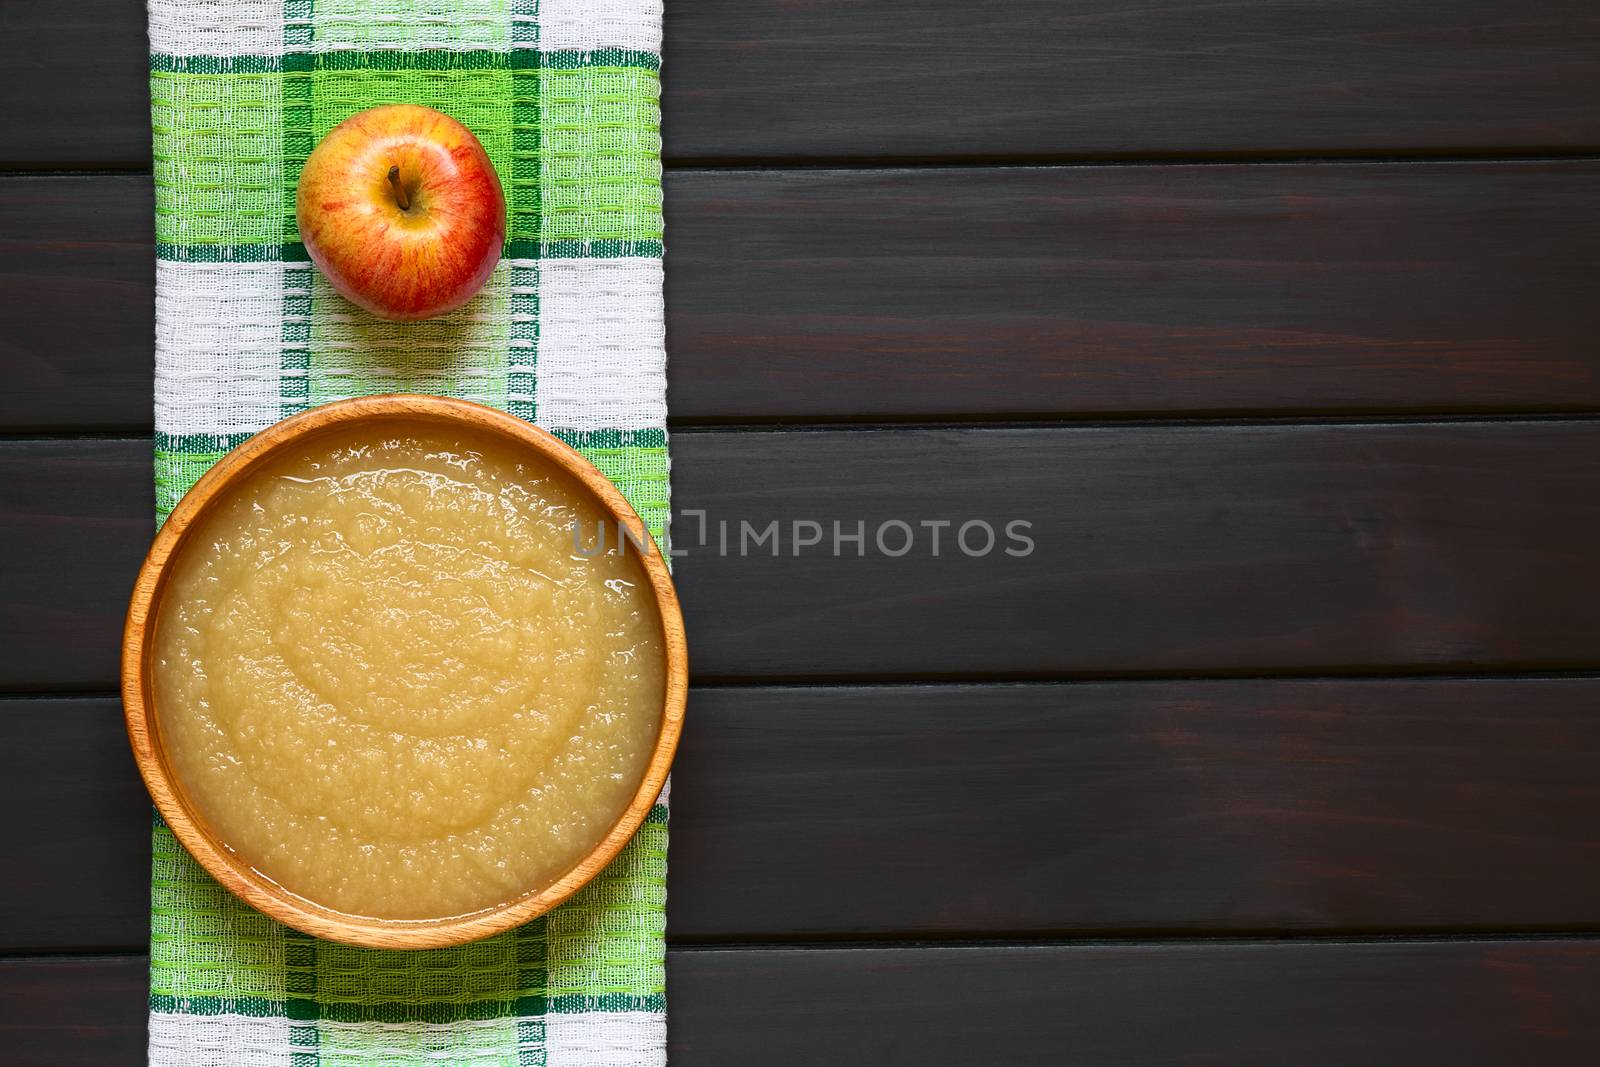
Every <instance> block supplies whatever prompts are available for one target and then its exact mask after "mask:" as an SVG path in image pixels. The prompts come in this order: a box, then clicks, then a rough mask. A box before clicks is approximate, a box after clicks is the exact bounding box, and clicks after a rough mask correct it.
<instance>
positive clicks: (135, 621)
mask: <svg viewBox="0 0 1600 1067" xmlns="http://www.w3.org/2000/svg"><path fill="white" fill-rule="evenodd" d="M378 421H382V422H392V421H398V422H407V423H411V424H413V425H414V424H417V423H435V424H439V423H443V424H446V425H449V426H453V427H459V428H462V429H468V430H474V431H477V432H488V433H491V434H494V435H497V436H499V437H501V438H503V439H505V440H506V441H508V442H511V443H513V444H515V445H517V446H519V447H521V448H523V449H525V450H527V451H529V452H534V453H537V454H538V456H539V457H541V458H542V459H543V460H545V461H546V462H548V463H551V464H554V465H555V466H557V467H560V468H561V469H563V470H565V471H566V472H567V473H569V474H571V475H572V476H573V477H574V478H576V479H577V480H578V482H580V483H581V484H582V485H583V486H584V487H585V488H586V489H587V490H588V491H589V493H590V494H591V495H592V496H593V497H594V499H595V500H597V501H599V502H600V503H601V504H602V505H603V506H604V507H605V509H606V510H607V511H609V512H610V513H611V514H612V515H613V516H614V517H615V518H616V519H618V520H619V521H621V522H623V523H626V524H627V525H628V527H630V528H631V529H632V530H633V532H634V535H635V537H636V538H640V539H642V538H644V537H645V536H646V534H645V527H644V523H643V522H642V521H641V520H640V519H639V516H638V515H637V514H636V513H635V512H634V510H633V508H632V507H631V506H630V505H629V504H628V502H627V500H626V499H625V498H624V497H623V495H622V494H621V493H620V492H618V491H617V488H616V486H614V485H612V484H611V482H610V481H609V480H607V478H606V476H605V475H603V474H601V473H600V472H599V471H598V470H596V469H595V468H594V467H593V466H591V465H590V464H589V462H588V460H586V459H584V458H583V457H582V456H581V455H579V454H578V453H577V452H575V451H573V450H572V449H571V448H568V447H567V446H566V445H565V444H562V443H561V442H560V441H558V440H557V439H556V438H554V437H552V436H550V435H549V434H547V433H545V432H544V431H543V430H540V429H536V428H535V427H533V426H530V425H529V424H528V423H526V422H523V421H522V420H521V419H518V418H515V417H514V416H511V415H507V414H505V413H504V412H500V411H496V410H494V409H493V408H487V407H483V406H482V405H479V404H471V403H468V402H466V401H464V400H450V399H447V398H443V397H432V396H412V395H393V396H375V397H367V398H363V399H358V400H344V401H340V402H338V403H333V404H328V405H326V406H324V407H319V408H313V409H312V410H310V411H307V412H304V413H303V414H300V415H296V416H294V417H292V418H289V419H285V420H284V421H282V422H280V423H278V424H277V425H275V426H272V427H270V428H268V429H266V430H263V431H261V432H260V433H258V434H256V435H255V436H254V437H252V438H250V439H249V440H248V441H246V442H244V443H243V444H241V445H240V446H239V447H238V448H235V449H234V450H233V451H232V452H229V453H228V454H227V455H226V456H224V457H223V458H222V459H221V460H220V461H218V462H217V464H216V465H215V466H213V467H212V468H211V469H210V470H209V471H207V472H206V473H205V475H204V476H202V477H201V479H200V480H199V482H198V483H196V484H195V486H194V488H193V489H191V490H190V491H189V493H188V495H187V496H185V497H184V498H183V500H181V501H180V502H179V503H178V506H177V508H176V509H175V510H174V511H173V512H172V516H171V517H170V518H168V519H167V522H166V525H164V526H162V528H161V531H160V532H159V533H158V534H157V535H156V539H155V542H154V543H153V544H152V545H151V546H150V552H149V554H148V555H147V556H146V557H145V560H144V565H143V566H142V567H141V568H140V570H139V578H138V581H137V583H136V584H135V585H134V589H133V598H132V601H131V602H130V603H129V605H128V620H127V626H126V628H125V629H124V631H123V637H122V703H123V712H124V715H125V716H126V718H127V723H128V739H129V741H130V742H131V743H132V745H133V755H134V759H135V760H137V761H138V764H139V773H140V774H142V775H143V776H144V781H145V785H146V786H148V787H149V789H150V796H151V797H152V798H153V799H154V801H155V805H156V808H157V809H158V810H159V811H160V812H161V816H162V818H164V819H166V821H167V825H168V826H169V827H171V829H172V832H173V834H174V835H175V836H176V837H177V838H178V840H179V841H180V842H182V843H183V846H184V847H185V848H187V849H188V850H189V852H190V854H192V855H193V856H194V858H195V859H196V860H198V861H199V862H200V865H201V866H202V867H204V868H205V869H206V870H207V871H208V872H209V873H210V874H211V876H212V877H214V878H215V879H216V880H217V881H218V882H221V883H222V884H223V885H224V886H226V887H227V888H228V889H229V890H231V891H232V892H233V893H234V894H236V895H237V896H238V897H240V898H241V899H243V900H244V901H245V903H247V904H249V905H250V906H252V907H254V908H256V909H258V910H260V911H263V912H265V913H266V914H268V915H270V916H272V917H273V918H274V919H277V920H279V921H281V922H284V923H287V924H288V925H290V926H292V927H294V928H295V929H297V930H302V931H304V932H305V933H308V934H312V935H315V936H317V937H322V938H327V939H328V940H330V941H341V942H344V943H345V944H350V945H361V946H364V947H367V948H438V947H441V946H445V945H456V944H461V943H463V942H467V941H474V940H477V939H478V938H482V937H488V936H490V935H491V934H497V933H500V932H501V931H503V930H508V929H510V928H511V927H513V926H517V925H519V924H521V923H525V922H527V921H528V920H529V919H532V918H534V917H535V916H538V915H542V914H544V913H545V912H547V911H549V910H550V909H551V908H553V907H555V906H556V905H557V904H560V903H561V902H562V901H563V900H566V899H567V898H568V897H570V896H571V895H572V894H573V893H575V892H577V891H578V889H580V888H581V887H582V886H583V885H584V884H585V883H586V882H588V881H589V880H590V879H591V878H593V877H594V876H595V875H596V874H598V873H599V872H600V870H601V869H602V868H604V867H605V865H606V864H608V863H610V862H611V860H612V859H613V858H614V857H615V856H616V855H617V853H618V852H619V851H621V849H622V846H623V845H625V844H626V843H627V842H628V840H629V838H631V837H632V836H633V834H634V831H636V830H637V829H638V828H639V826H640V825H641V824H642V823H643V822H644V819H645V816H646V815H647V814H648V813H649V811H650V807H651V805H652V804H654V803H655V801H656V798H657V796H658V795H659V794H660V792H661V787H662V785H663V784H664V783H665V782H666V780H667V769H668V767H669V766H670V764H671V763H672V756H673V753H674V752H675V751H676V750H677V747H678V736H679V734H680V733H681V732H682V730H683V708H684V699H685V696H686V693H687V690H688V677H689V664H688V652H687V650H686V648H685V645H684V637H683V616H682V614H681V612H680V610H679V607H678V597H677V593H676V592H675V591H674V590H673V587H672V579H671V577H670V576H669V575H668V573H667V568H666V564H665V563H664V562H663V560H662V558H661V554H660V553H659V552H655V551H651V552H648V553H642V554H641V555H642V562H643V565H644V571H645V574H646V575H647V576H648V580H649V583H650V587H651V590H652V591H653V592H654V594H655V601H656V606H657V607H658V609H659V611H660V616H661V630H662V638H663V650H664V652H665V663H666V686H665V697H664V700H663V706H662V709H661V732H660V735H659V736H658V737H657V739H656V746H655V750H654V752H653V753H652V754H651V757H650V762H649V764H648V765H647V767H646V769H645V774H644V779H643V781H641V782H640V783H639V788H638V790H637V791H636V792H635V793H634V795H633V800H632V802H631V803H629V805H628V807H627V810H626V811H624V812H623V813H622V816H621V817H620V818H619V819H617V821H616V824H615V825H613V826H612V828H611V830H610V832H609V833H607V834H606V836H605V837H604V839H602V840H601V842H600V843H599V844H598V845H596V846H595V848H594V850H593V851H592V852H590V853H589V854H588V855H587V856H585V857H584V858H583V859H582V860H581V861H579V862H578V863H577V864H576V865H575V866H574V867H573V868H572V869H571V870H569V871H567V873H566V874H564V875H562V876H561V877H560V878H558V879H557V880H556V881H555V882H554V883H552V884H550V885H548V886H545V887H543V888H542V889H539V890H537V891H534V892H530V893H528V894H527V895H525V896H523V897H520V898H518V899H516V900H513V901H511V902H509V903H507V904H503V905H500V906H499V907H495V908H491V909H488V910H486V911H479V912H474V913H472V914H469V915H464V916H452V917H449V918H440V919H377V918H370V917H366V916H359V915H350V914H346V913H344V912H339V911H334V910H333V909H330V908H325V907H322V906H321V905H318V904H316V903H315V902H313V901H310V900H306V899H304V898H303V897H299V896H297V895H295V894H293V893H291V892H289V891H288V890H286V889H284V888H283V887H282V886H280V885H278V884H277V883H276V882H274V881H272V880H271V879H269V878H267V877H266V876H265V875H263V874H262V873H261V872H259V871H257V870H255V869H254V868H253V867H251V866H250V865H249V864H247V863H245V862H244V861H242V860H241V859H240V858H239V857H238V856H237V855H236V854H235V853H234V852H233V851H231V850H230V849H229V848H227V847H226V846H225V845H223V844H222V842H220V841H219V840H217V838H216V837H215V836H213V834H212V833H211V831H210V830H209V828H208V827H207V826H206V824H205V822H204V821H203V820H202V819H201V818H200V816H199V815H198V813H197V810H196V808H195V807H194V805H193V804H191V802H190V800H189V798H188V796H187V795H186V793H185V792H184V788H183V783H182V781H180V780H179V779H178V777H177V776H176V775H175V774H174V773H173V771H172V768H171V766H170V765H169V763H168V760H167V757H166V753H165V751H164V749H163V746H162V740H161V729H160V716H159V715H158V714H157V713H156V707H155V698H154V693H153V690H152V676H153V672H152V671H151V656H152V649H153V646H154V643H155V642H154V637H155V626H154V620H155V619H157V618H159V612H160V609H161V603H162V596H163V595H164V594H165V591H166V588H167V584H168V583H167V578H168V574H169V572H170V570H171V564H172V562H173V561H174V559H175V558H176V557H177V555H178V553H180V552H181V551H183V548H184V544H185V539H186V538H187V536H188V534H189V531H190V530H192V529H193V528H194V527H195V524H196V523H197V522H199V521H200V520H201V519H202V518H204V517H205V516H206V515H207V514H208V513H209V512H210V510H211V508H212V507H213V506H214V505H215V504H216V503H218V502H219V501H220V500H222V499H223V498H224V497H225V496H226V495H227V494H228V491H229V490H230V489H232V488H233V487H234V486H236V485H237V484H239V483H240V482H241V481H242V480H244V479H246V478H249V477H250V476H251V474H252V473H254V472H255V471H257V470H259V469H260V468H261V466H262V464H263V463H265V462H266V461H267V460H268V459H269V458H272V457H275V456H277V455H278V454H279V453H281V452H282V451H283V450H284V449H286V448H289V447H291V446H293V445H296V444H300V443H303V442H304V441H305V440H306V439H308V438H311V437H313V436H315V435H317V434H320V433H323V432H326V431H328V430H331V429H333V428H335V427H342V426H347V425H349V424H352V423H365V422H378ZM641 543H648V542H644V541H642V540H641Z"/></svg>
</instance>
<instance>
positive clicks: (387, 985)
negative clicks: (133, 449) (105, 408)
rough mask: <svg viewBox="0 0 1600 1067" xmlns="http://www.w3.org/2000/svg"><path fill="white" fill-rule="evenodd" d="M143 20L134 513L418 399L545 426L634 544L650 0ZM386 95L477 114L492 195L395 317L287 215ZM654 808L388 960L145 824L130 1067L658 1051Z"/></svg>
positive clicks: (509, 1)
mask: <svg viewBox="0 0 1600 1067" xmlns="http://www.w3.org/2000/svg"><path fill="white" fill-rule="evenodd" d="M149 19H150V103H151V123H152V127H153V134H154V167H155V187H156V384H155V424H156V438H155V474H156V499H157V512H158V515H157V518H158V521H159V520H160V519H164V518H165V516H166V514H167V513H168V512H169V511H170V510H171V508H172V507H173V505H174V504H176V503H177V501H178V499H179V498H180V497H181V496H182V495H183V493H184V492H186V491H187V490H188V488H189V487H190V486H191V485H193V484H194V482H195V480H196V479H197V478H198V477H199V476H200V474H201V473H202V472H203V471H204V470H205V469H206V468H207V467H208V466H210V465H211V463H213V462H215V461H216V460H217V459H218V458H219V457H220V456H221V455H222V454H223V453H224V452H226V451H227V450H228V449H230V448H232V447H233V446H234V445H236V444H238V443H239V442H240V441H242V440H244V439H245V438H246V437H248V436H250V435H251V434H252V433H254V432H256V431H258V430H261V429H263V428H265V427H266V426H268V425H270V424H272V423H273V422H276V421H277V420H279V419H281V418H284V417H286V416H288V415H292V414H294V413H296V412H299V411H303V410H305V409H306V408H308V407H311V406H314V405H317V404H321V403H325V402H327V401H331V400H337V399H341V398H344V397H350V396H359V395H366V394H372V393H385V392H425V393H439V394H446V395H450V396H457V397H462V398H465V399H468V400H475V401H478V402H480V403H485V404H490V405H493V406H495V407H499V408H503V409H504V410H506V411H509V412H511V413H513V414H515V415H518V416H520V417H522V418H525V419H528V420H529V421H531V422H534V423H537V424H538V425H539V426H542V427H544V428H545V429H547V430H550V431H551V432H553V433H554V434H555V435H556V436H558V437H560V438H561V439H562V440H564V441H566V442H567V443H569V444H571V445H573V446H574V447H575V448H577V449H578V450H579V451H581V452H583V453H584V454H585V455H586V456H588V457H589V459H590V460H591V461H592V462H593V463H594V464H595V465H596V466H598V467H599V468H600V469H601V470H602V471H604V472H605V473H606V474H607V475H609V476H610V478H611V479H612V480H613V481H614V482H615V483H616V484H617V485H618V487H619V488H620V489H621V490H622V491H623V492H624V493H625V494H626V495H627V497H628V498H629V500H631V501H632V503H633V505H634V507H635V508H636V509H637V510H638V512H639V514H640V515H641V516H642V517H643V518H644V519H645V522H646V523H647V524H648V525H649V527H650V529H651V530H652V532H654V534H655V535H656V537H657V539H658V540H660V539H662V537H663V534H664V527H665V524H666V519H667V510H668V481H667V441H666V382H665V369H666V366H665V364H666V356H665V350H664V339H663V310H662V291H661V279H662V273H661V254H662V245H661V239H662V217H661V178H660V174H661V172H660V110H659V100H660V80H659V70H660V48H661V4H660V0H150V3H149ZM396 102H406V103H419V104H426V105H428V106H430V107H434V108H437V109H438V110H440V111H444V112H446V113H448V114H450V115H452V116H454V117H455V118H456V119H458V120H460V121H461V122H462V123H464V124H465V125H466V126H467V127H468V128H470V129H471V130H472V131H473V132H474V133H475V134H477V136H478V138H479V139H480V140H481V141H482V142H483V145H484V147H485V148H486V149H487V150H488V153H489V157H490V159H492V160H493V161H494V164H495V168H496V170H497V171H498V172H499V174H500V178H501V183H502V185H503V186H504V188H505V192H506V200H507V207H508V218H507V222H508V227H507V231H508V232H507V241H506V248H505V254H504V257H503V258H502V260H501V262H500V265H499V266H498V267H497V268H496V270H495V272H494V275H493V276H492V277H491V279H490V280H489V282H488V284H487V286H486V287H485V288H484V290H483V292H482V293H480V294H479V295H478V296H477V297H476V298H474V299H473V300H472V301H471V302H470V303H469V304H467V305H466V306H465V307H464V308H462V309H461V310H460V311H457V312H454V313H452V314H450V315H448V316H445V317H443V318H440V319H436V320H432V321H429V322H422V323H411V324H395V323H387V322H383V321H380V320H378V319H375V318H373V317H372V316H370V315H368V314H366V313H365V312H362V311H360V310H358V309H357V308H355V307H354V306H352V305H351V304H349V303H347V302H346V301H345V300H343V299H342V298H341V297H339V296H338V295H336V294H335V293H334V292H333V290H332V289H331V287H330V286H329V285H328V283H327V281H326V279H324V278H322V277H321V276H320V275H319V274H318V272H317V271H316V270H315V269H314V268H313V267H312V266H311V264H310V262H309V260H308V259H307V257H306V254H305V249H304V247H303V246H302V245H301V244H300V243H299V237H298V233H297V231H296V226H295V219H294V190H295V183H296V180H297V179H298V177H299V173H300V168H301V165H302V164H303V163H304V161H305V158H306V156H307V155H308V154H309V153H310V151H311V149H312V148H313V147H314V146H315V145H316V144H317V142H318V141H320V140H321V138H322V136H323V135H324V134H325V133H327V132H328V130H330V129H331V128H332V127H333V126H334V125H336V124H337V123H339V122H340V121H341V120H343V119H344V118H346V117H347V116H349V115H351V114H353V113H355V112H357V111H361V110H363V109H365V108H368V107H373V106H376V105H378V104H386V103H396ZM666 819H667V797H666V796H665V795H663V796H662V798H661V801H660V803H658V804H657V805H656V807H655V808H654V810H653V811H652V812H651V815H650V818H649V820H648V821H647V823H646V825H645V826H644V827H643V828H642V829H641V830H640V832H639V834H638V836H637V837H636V838H635V839H634V841H633V842H632V843H631V844H630V845H628V847H627V848H626V849H625V850H624V852H623V853H622V855H621V856H620V857H619V858H618V859H617V860H616V862H614V863H613V864H612V865H611V866H610V867H609V868H608V869H607V870H606V871H605V872H604V873H603V874H602V875H601V876H600V877H599V878H598V879H596V880H595V882H593V883H592V884H591V885H590V886H588V887H587V888H585V889H584V890H583V891H581V892H580V893H579V894H578V895H577V896H575V897H574V898H573V899H572V900H570V901H569V902H568V903H566V904H564V905H562V906H561V907H560V908H558V909H556V910H555V911H553V912H551V913H550V914H549V915H547V916H545V917H543V918H541V919H538V920H535V921H534V922H532V923H529V924H528V925H526V926H524V927H523V928H521V929H518V930H514V931H511V932H509V933H507V934H504V935H501V936H499V937H495V938H491V939H489V940H487V941H482V942H478V943H476V944H471V945H465V946H461V947H459V948H454V949H443V950H436V951H435V950H425V951H418V952H381V951H373V950H368V949H358V948H350V947H347V946H343V945H337V944H333V943H330V942H326V941H319V940H317V939H314V938H311V937H307V936H305V935H302V934H299V933H297V932H296V931H293V930H290V929H288V928H287V927H284V926H282V925H280V924H278V923H276V922H273V921H272V920H270V919H267V918H266V917H264V916H262V915H261V914H259V913H257V912H255V911H252V910H251V909H249V908H247V907H246V906H245V905H243V904H242V903H240V902H239V901H238V900H236V899H235V898H234V897H232V896H231V895H230V894H229V893H227V892H226V891H225V890H223V889H222V888H221V887H220V886H218V885H217V884H216V883H215V882H214V881H212V880H211V879H210V878H209V877H207V876H206V875H205V874H204V872H202V871H201V870H200V868H199V867H198V866H197V865H196V864H195V862H194V861H193V860H192V859H191V858H190V857H189V856H188V854H187V853H185V852H184V850H183V849H182V847H181V846H179V845H178V844H177V842H176V841H175V840H174V839H173V837H172V835H171V833H170V832H169V831H168V830H167V829H166V827H165V826H163V825H161V824H160V823H159V821H158V822H157V825H156V826H155V829H154V864H153V874H152V887H151V931H150V1059H151V1062H152V1063H154V1064H157V1065H168V1064H174V1065H176V1064H181V1065H198V1064H226V1065H228V1067H264V1065H267V1064H274V1065H280V1064H281V1065H285V1067H313V1065H322V1067H336V1065H352V1067H353V1065H357V1064H360V1065H374V1064H385V1065H389V1064H393V1065H409V1064H421V1063H428V1064H450V1065H457V1064H472V1065H489V1064H496V1065H498V1064H505V1065H531V1064H538V1065H545V1067H569V1065H570V1067H659V1065H660V1064H663V1063H665V1061H666V1050H665V1047H666V1007H665V1001H664V997H663V989H664V971H663V966H664V956H665V952H664V949H665V945H664V941H663V934H664V928H665V902H666V846H667V827H666Z"/></svg>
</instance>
